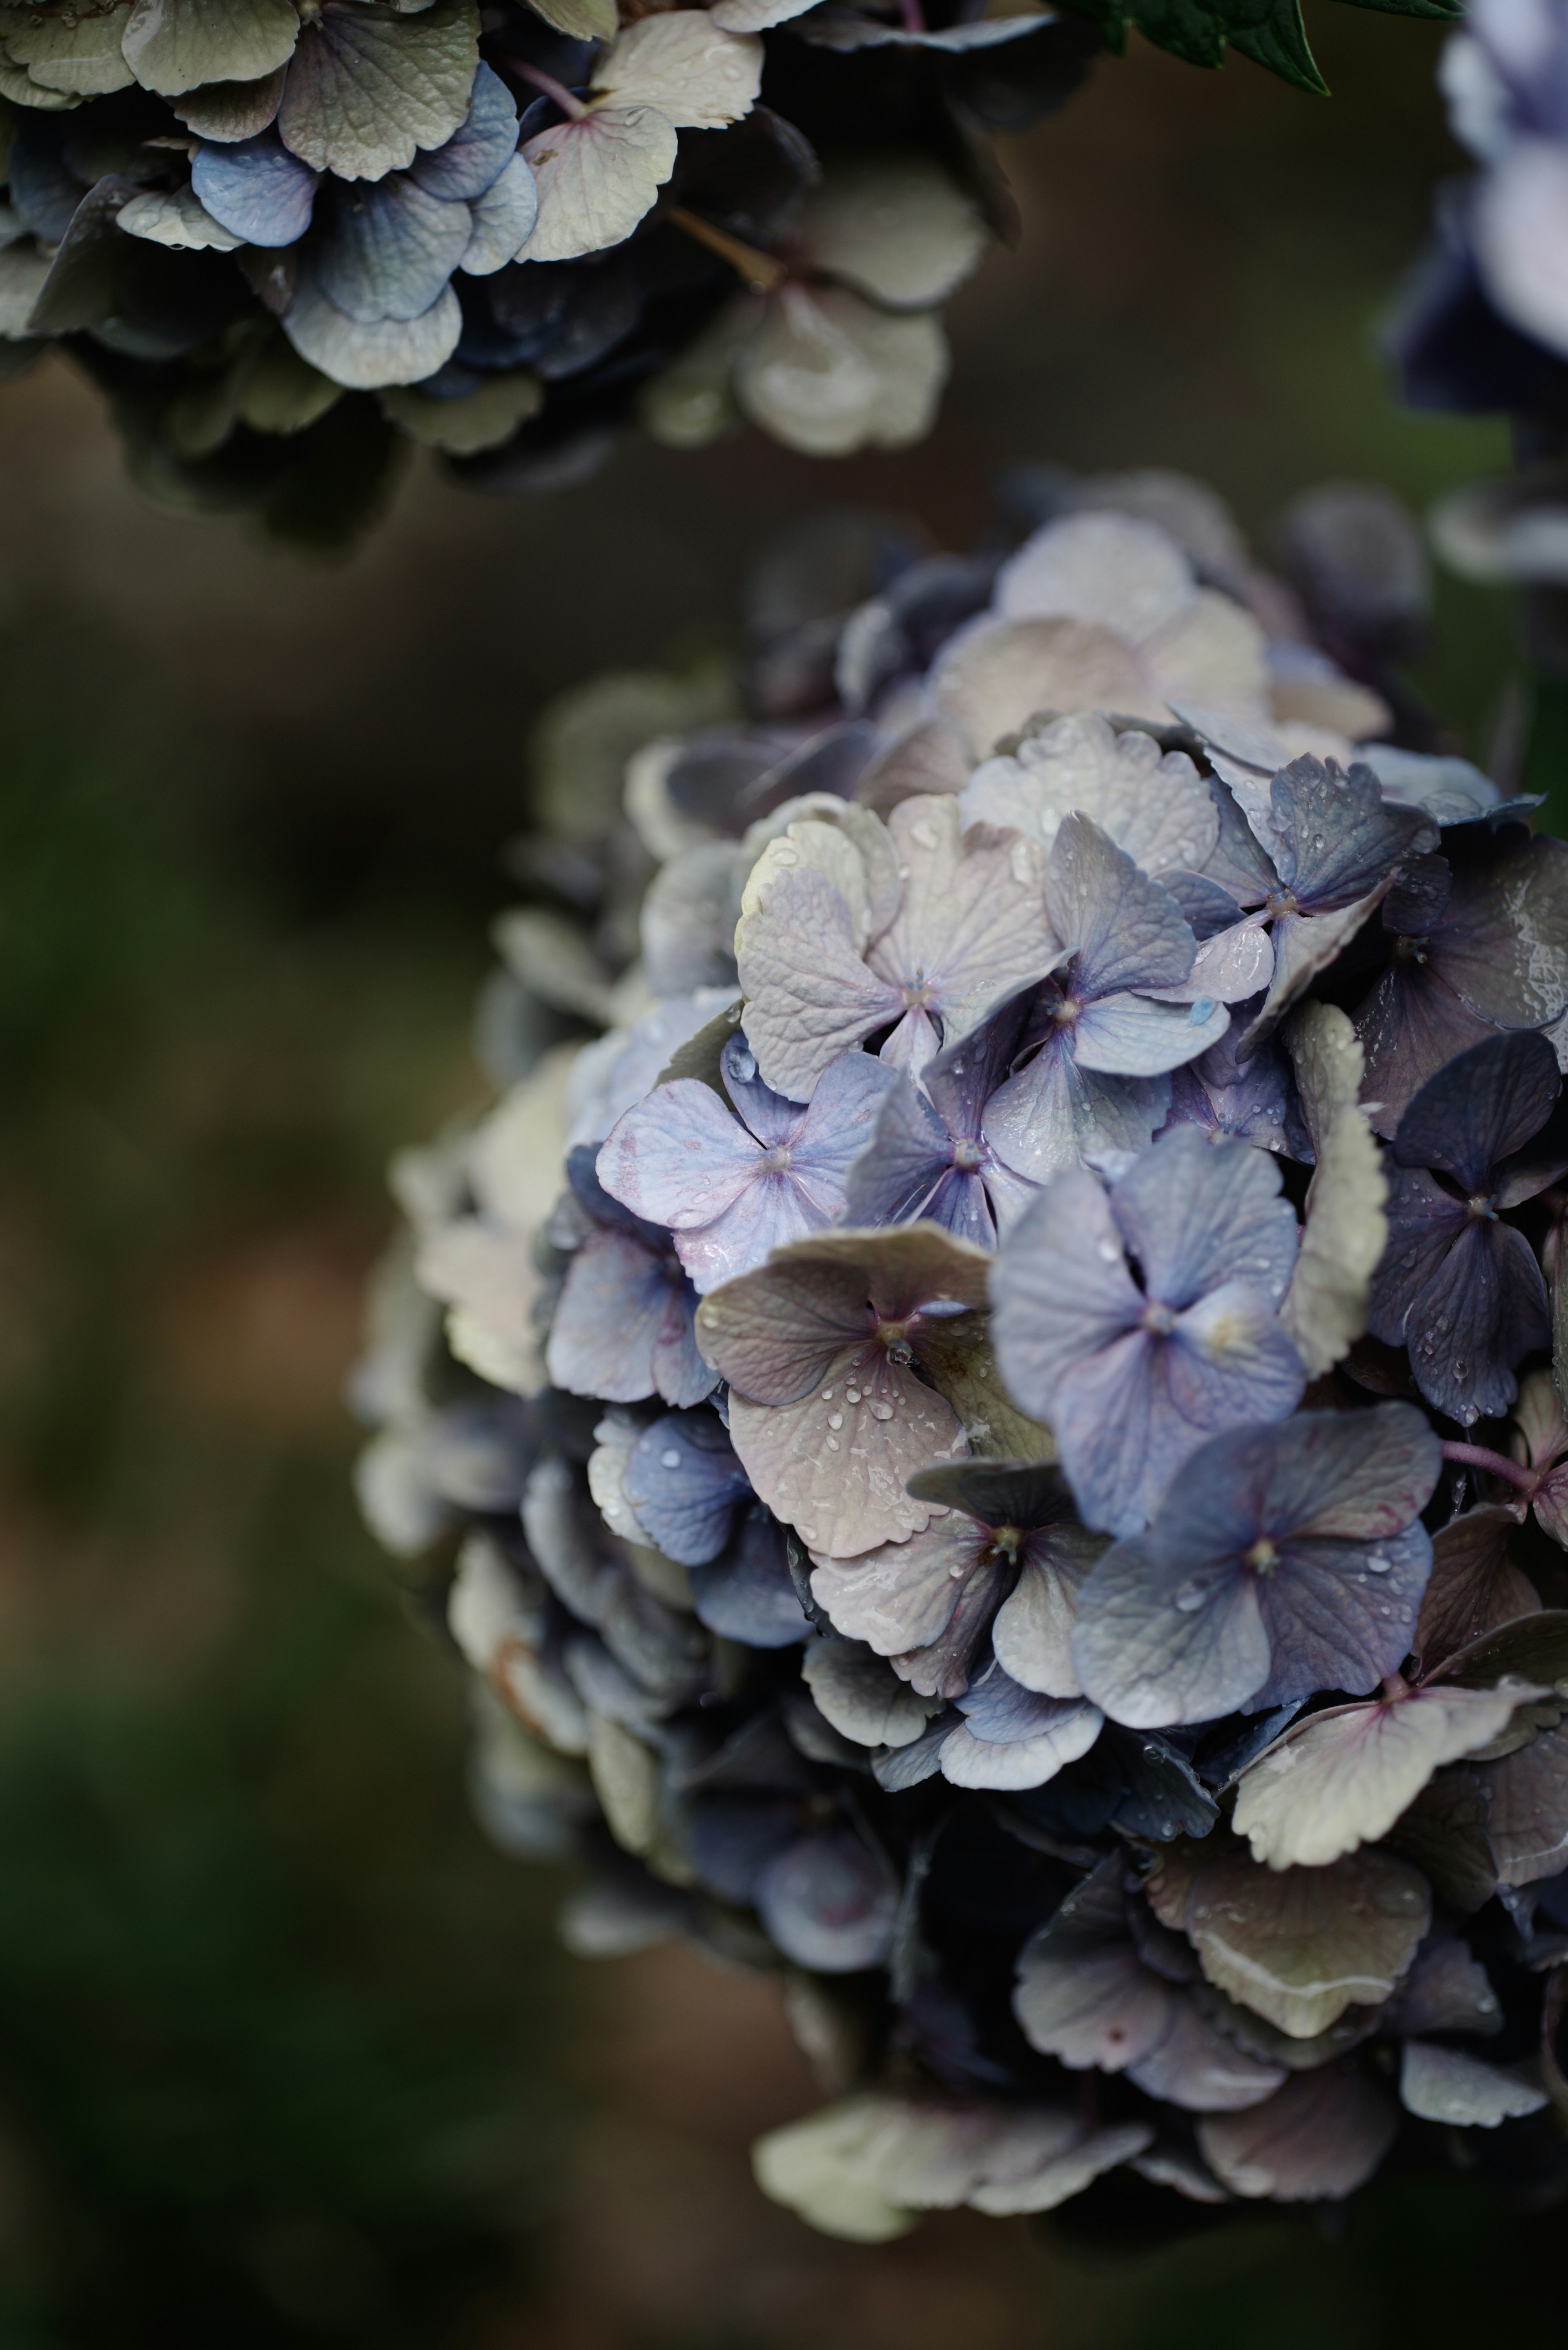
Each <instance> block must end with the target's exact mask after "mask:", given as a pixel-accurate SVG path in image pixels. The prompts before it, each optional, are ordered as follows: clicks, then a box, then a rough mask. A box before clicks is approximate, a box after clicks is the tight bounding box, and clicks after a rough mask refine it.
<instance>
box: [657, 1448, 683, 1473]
mask: <svg viewBox="0 0 1568 2350" xmlns="http://www.w3.org/2000/svg"><path fill="white" fill-rule="evenodd" d="M659 1467H660V1468H661V1469H679V1468H680V1453H679V1452H677V1451H676V1450H675V1447H674V1445H673V1444H671V1445H669V1446H667V1447H666V1449H665V1450H664V1451H662V1452H661V1453H660V1454H659Z"/></svg>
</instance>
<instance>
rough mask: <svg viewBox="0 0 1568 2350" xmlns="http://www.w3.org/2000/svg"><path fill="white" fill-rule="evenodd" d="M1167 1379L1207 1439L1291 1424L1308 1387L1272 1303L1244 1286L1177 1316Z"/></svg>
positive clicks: (1231, 1286)
mask: <svg viewBox="0 0 1568 2350" xmlns="http://www.w3.org/2000/svg"><path fill="white" fill-rule="evenodd" d="M1166 1378H1167V1380H1168V1385H1169V1388H1170V1398H1171V1401H1172V1402H1173V1403H1174V1404H1175V1406H1176V1408H1177V1409H1178V1410H1179V1412H1180V1414H1181V1416H1182V1418H1183V1419H1186V1420H1189V1421H1190V1422H1191V1423H1192V1425H1193V1426H1194V1427H1195V1428H1199V1429H1202V1430H1204V1431H1205V1432H1206V1433H1207V1432H1209V1431H1211V1430H1220V1429H1223V1428H1238V1427H1241V1426H1243V1425H1244V1424H1245V1423H1246V1422H1248V1421H1249V1420H1252V1421H1256V1420H1272V1419H1287V1418H1288V1417H1289V1415H1290V1414H1291V1413H1292V1412H1293V1411H1294V1409H1295V1408H1296V1406H1297V1404H1298V1403H1300V1401H1301V1399H1302V1391H1303V1388H1304V1387H1305V1385H1306V1372H1305V1368H1304V1367H1303V1362H1302V1359H1301V1357H1300V1356H1299V1355H1298V1354H1297V1352H1296V1349H1295V1347H1294V1345H1293V1341H1292V1339H1291V1337H1290V1335H1289V1333H1288V1332H1287V1331H1286V1330H1285V1329H1284V1328H1283V1326H1282V1324H1281V1323H1280V1321H1279V1319H1278V1317H1277V1316H1276V1315H1275V1313H1274V1310H1273V1305H1272V1301H1271V1300H1270V1299H1268V1298H1267V1297H1264V1296H1262V1295H1261V1294H1260V1292H1259V1291H1257V1290H1255V1289H1251V1288H1249V1286H1248V1285H1247V1284H1246V1283H1245V1282H1241V1281H1228V1282H1225V1283H1222V1284H1221V1285H1220V1288H1218V1289H1213V1290H1210V1293H1209V1295H1208V1296H1207V1297H1203V1298H1200V1299H1199V1302H1198V1304H1197V1305H1193V1306H1189V1308H1188V1310H1187V1312H1186V1313H1185V1314H1183V1315H1180V1316H1179V1318H1178V1321H1177V1325H1176V1327H1175V1329H1174V1330H1173V1331H1172V1333H1171V1336H1170V1342H1169V1346H1168V1351H1167V1355H1166Z"/></svg>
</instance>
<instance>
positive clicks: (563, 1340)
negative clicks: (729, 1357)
mask: <svg viewBox="0 0 1568 2350" xmlns="http://www.w3.org/2000/svg"><path fill="white" fill-rule="evenodd" d="M676 1302H677V1304H678V1303H679V1300H678V1299H677V1301H676ZM670 1304H671V1286H670V1275H669V1274H668V1273H667V1272H666V1270H665V1268H664V1266H663V1264H662V1263H660V1261H659V1259H658V1258H657V1257H655V1256H653V1255H652V1254H650V1253H649V1250H648V1249H647V1248H645V1247H644V1246H643V1244H642V1243H641V1241H639V1240H638V1239H636V1238H635V1237H634V1236H633V1235H632V1234H631V1233H630V1232H609V1231H602V1230H601V1231H598V1232H592V1233H590V1234H589V1236H588V1238H587V1240H586V1241H585V1242H584V1243H583V1245H582V1247H581V1248H580V1249H579V1250H578V1251H577V1253H576V1256H575V1257H574V1258H573V1259H572V1262H571V1264H570V1266H569V1267H568V1268H567V1272H566V1283H565V1285H564V1287H563V1288H562V1291H561V1296H560V1302H559V1304H558V1305H556V1318H555V1320H554V1322H553V1323H552V1325H551V1327H550V1343H549V1347H548V1350H547V1353H546V1357H545V1362H546V1367H547V1368H548V1370H549V1374H550V1378H551V1380H552V1382H553V1384H554V1385H555V1386H556V1387H558V1388H566V1391H567V1393H568V1394H569V1395H588V1396H603V1397H604V1398H605V1399H606V1401H607V1402H609V1403H639V1402H640V1401H641V1400H642V1399H643V1398H644V1397H645V1396H650V1395H653V1394H655V1393H659V1392H661V1390H660V1388H659V1381H658V1378H657V1376H656V1372H655V1359H656V1357H657V1356H658V1355H659V1353H660V1350H661V1347H663V1345H664V1343H665V1339H666V1331H667V1326H668V1324H669V1321H670ZM687 1319H688V1321H690V1317H689V1316H688V1317H687ZM700 1367H701V1369H702V1371H703V1374H704V1376H705V1378H707V1380H708V1386H707V1387H703V1388H700V1389H699V1391H698V1393H697V1394H696V1395H694V1396H683V1397H681V1399H680V1400H681V1401H682V1402H689V1403H698V1402H701V1398H702V1396H704V1395H706V1394H707V1393H708V1391H709V1388H710V1387H711V1386H712V1385H713V1384H714V1382H715V1376H716V1375H714V1374H711V1373H709V1372H708V1371H707V1368H706V1366H705V1365H701V1366H700ZM667 1400H670V1401H673V1400H674V1399H673V1398H669V1399H667Z"/></svg>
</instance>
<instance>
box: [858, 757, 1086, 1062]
mask: <svg viewBox="0 0 1568 2350" xmlns="http://www.w3.org/2000/svg"><path fill="white" fill-rule="evenodd" d="M888 831H889V833H890V834H891V835H892V837H893V843H894V847H895V848H896V849H897V852H898V868H899V872H900V875H901V877H902V879H903V894H902V897H901V899H900V900H899V905H898V913H897V915H896V916H895V918H894V920H893V921H892V923H891V925H890V926H889V928H888V930H887V931H885V932H884V933H883V935H882V937H881V938H880V939H878V940H877V941H876V943H875V944H874V945H873V946H872V948H871V950H870V951H869V953H868V955H867V962H869V964H870V966H871V968H872V970H873V971H874V972H877V973H878V974H880V976H881V977H882V978H884V979H885V980H886V981H888V983H891V984H892V985H895V986H897V987H898V989H899V990H900V992H902V991H905V990H910V991H919V992H920V993H922V994H923V996H924V999H925V1001H926V1002H927V1003H929V1005H930V1007H931V1008H932V1009H933V1010H934V1011H935V1012H937V1013H938V1014H939V1015H940V1019H941V1023H942V1041H943V1043H944V1045H950V1044H952V1043H953V1042H954V1040H955V1039H956V1038H958V1037H960V1036H962V1035H967V1034H968V1032H969V1031H970V1030H971V1028H973V1027H975V1026H977V1025H978V1024H979V1023H980V1021H981V1020H982V1019H983V1018H984V1016H985V1014H987V1013H988V1012H989V1011H990V1010H991V1009H992V1006H993V1005H994V1004H996V1003H999V1002H1000V1001H1001V999H1002V997H1003V996H1007V995H1012V994H1013V993H1016V991H1017V990H1018V989H1019V988H1021V987H1023V986H1024V985H1025V984H1026V983H1028V982H1029V981H1030V980H1032V979H1040V978H1043V977H1044V974H1045V972H1048V971H1050V970H1051V969H1052V968H1053V967H1054V964H1055V963H1056V962H1058V961H1059V960H1060V954H1061V950H1060V946H1059V944H1058V941H1056V939H1055V938H1054V936H1053V934H1052V931H1051V930H1050V927H1049V925H1048V923H1047V920H1046V917H1045V910H1044V903H1043V900H1042V897H1041V880H1042V876H1043V872H1044V857H1043V856H1042V853H1041V850H1040V847H1039V846H1038V844H1037V843H1036V842H1034V841H1032V840H1025V839H1024V838H1023V835H1022V834H1019V833H1012V832H1004V831H998V830H997V829H995V828H994V827H992V826H991V825H986V824H980V825H971V827H970V828H969V830H968V831H967V832H963V831H962V830H961V819H960V816H959V805H958V802H957V800H956V799H952V798H949V797H947V796H945V795H944V796H940V797H938V796H931V797H928V798H919V799H909V800H902V801H900V802H899V804H898V806H897V807H896V808H894V809H893V811H892V812H891V814H890V815H889V816H888Z"/></svg>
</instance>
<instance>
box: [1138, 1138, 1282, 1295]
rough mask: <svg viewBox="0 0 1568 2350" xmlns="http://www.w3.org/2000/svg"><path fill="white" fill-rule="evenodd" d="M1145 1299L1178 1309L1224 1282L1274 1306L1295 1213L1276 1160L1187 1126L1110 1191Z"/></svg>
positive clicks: (1161, 1142)
mask: <svg viewBox="0 0 1568 2350" xmlns="http://www.w3.org/2000/svg"><path fill="white" fill-rule="evenodd" d="M1111 1208H1112V1212H1113V1214H1114V1216H1115V1219H1116V1224H1117V1225H1118V1226H1119V1227H1120V1230H1121V1232H1123V1233H1124V1234H1125V1235H1126V1239H1127V1246H1128V1248H1129V1249H1130V1250H1131V1252H1132V1253H1133V1254H1134V1255H1135V1256H1136V1257H1137V1261H1138V1263H1140V1265H1141V1266H1142V1267H1143V1276H1144V1281H1145V1284H1147V1290H1148V1294H1149V1295H1150V1296H1151V1297H1156V1298H1158V1299H1159V1300H1160V1302H1161V1303H1162V1304H1163V1305H1169V1306H1173V1307H1176V1308H1178V1309H1180V1308H1181V1307H1183V1306H1187V1305H1191V1304H1193V1303H1194V1301H1195V1300H1196V1299H1198V1298H1199V1297H1201V1296H1202V1295H1204V1294H1205V1292H1206V1291H1208V1290H1210V1289H1215V1288H1218V1287H1219V1286H1220V1284H1221V1283H1222V1282H1228V1281H1245V1282H1249V1283H1251V1284H1252V1286H1253V1287H1255V1288H1257V1289H1260V1290H1262V1292H1263V1294H1264V1295H1265V1296H1267V1297H1270V1298H1272V1299H1273V1300H1274V1301H1275V1302H1276V1303H1277V1302H1278V1301H1279V1300H1280V1299H1281V1298H1282V1296H1283V1295H1284V1294H1285V1291H1286V1289H1287V1287H1288V1286H1289V1284H1290V1277H1291V1274H1292V1272H1293V1268H1294V1265H1295V1260H1296V1244H1297V1243H1296V1219H1295V1211H1294V1209H1293V1207H1292V1206H1291V1204H1290V1201H1288V1200H1284V1199H1282V1198H1281V1196H1280V1171H1279V1169H1278V1168H1277V1167H1276V1166H1275V1165H1274V1162H1273V1160H1272V1159H1270V1158H1268V1157H1267V1156H1265V1154H1264V1153H1263V1152H1262V1151H1259V1150H1251V1149H1248V1148H1247V1146H1246V1145H1245V1144H1244V1143H1240V1142H1238V1143H1220V1144H1218V1145H1213V1146H1211V1145H1210V1144H1207V1143H1205V1142H1204V1140H1203V1139H1202V1137H1201V1136H1200V1135H1199V1134H1198V1133H1196V1132H1195V1131H1194V1130H1193V1128H1190V1127H1176V1128H1172V1129H1171V1130H1170V1131H1169V1132H1168V1133H1167V1134H1162V1135H1161V1136H1160V1138H1159V1139H1158V1142H1156V1143H1155V1145H1154V1146H1153V1148H1152V1149H1149V1150H1147V1151H1146V1152H1145V1153H1144V1155H1143V1156H1142V1158H1140V1159H1139V1160H1138V1161H1137V1165H1136V1166H1135V1167H1132V1168H1130V1169H1129V1170H1128V1171H1127V1174H1125V1175H1124V1176H1123V1177H1122V1179H1121V1180H1120V1182H1118V1183H1117V1184H1116V1187H1115V1189H1114V1190H1113V1191H1112V1193H1111Z"/></svg>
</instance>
